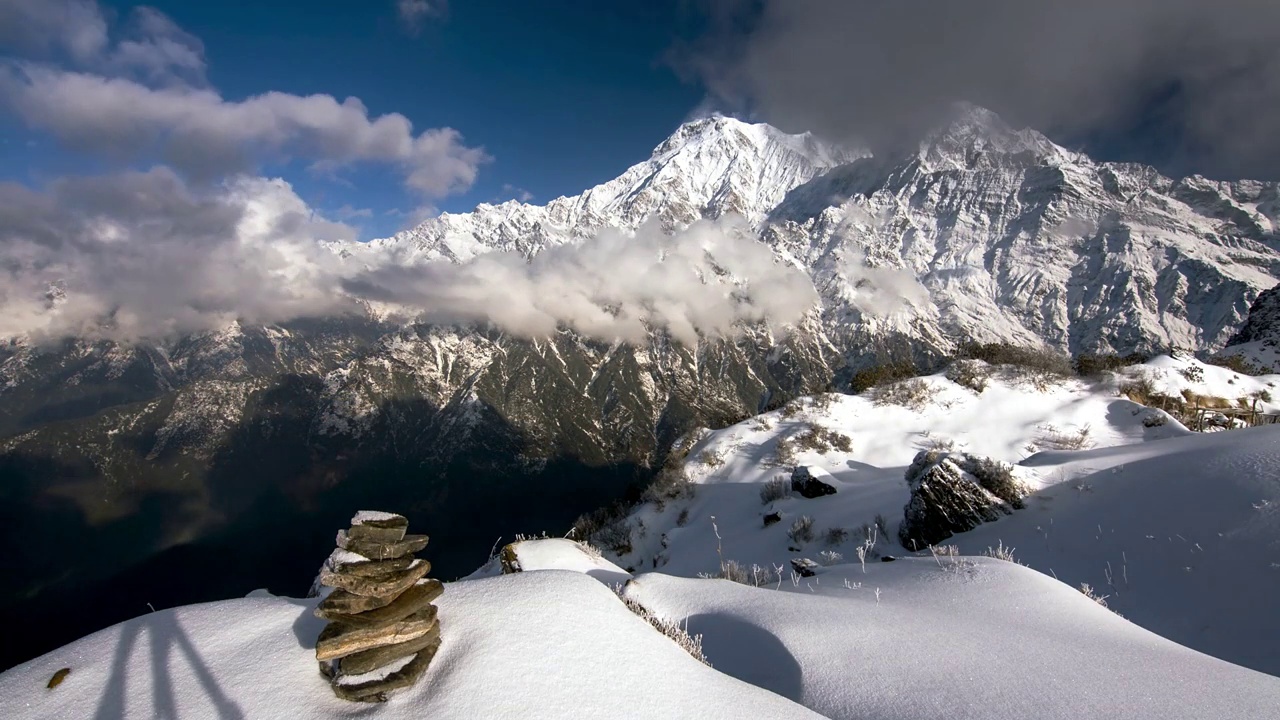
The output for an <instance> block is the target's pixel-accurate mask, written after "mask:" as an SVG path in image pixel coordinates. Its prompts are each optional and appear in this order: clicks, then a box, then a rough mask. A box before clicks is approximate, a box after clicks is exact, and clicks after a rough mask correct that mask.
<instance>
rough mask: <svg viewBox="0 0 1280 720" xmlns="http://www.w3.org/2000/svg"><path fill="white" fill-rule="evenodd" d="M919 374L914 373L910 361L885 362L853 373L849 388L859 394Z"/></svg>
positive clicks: (913, 367)
mask: <svg viewBox="0 0 1280 720" xmlns="http://www.w3.org/2000/svg"><path fill="white" fill-rule="evenodd" d="M919 374H920V373H919V372H917V371H916V364H915V363H914V362H912V361H911V360H898V361H892V362H886V363H882V364H880V365H875V366H872V367H869V368H863V369H862V370H859V371H858V372H856V373H854V374H853V379H852V380H851V381H850V382H849V388H850V389H851V390H853V391H854V392H855V393H861V392H865V391H867V390H870V389H871V388H874V387H878V386H880V385H886V384H888V383H894V382H898V381H899V380H906V379H907V378H912V377H915V376H916V375H919Z"/></svg>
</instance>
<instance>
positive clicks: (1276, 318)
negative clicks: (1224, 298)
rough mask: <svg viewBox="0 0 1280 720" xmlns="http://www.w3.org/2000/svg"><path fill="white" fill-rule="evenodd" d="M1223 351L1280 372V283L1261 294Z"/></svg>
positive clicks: (1230, 355)
mask: <svg viewBox="0 0 1280 720" xmlns="http://www.w3.org/2000/svg"><path fill="white" fill-rule="evenodd" d="M1222 354H1223V355H1224V356H1226V357H1239V358H1240V359H1242V360H1244V361H1245V362H1246V363H1248V364H1249V365H1251V366H1253V367H1255V368H1257V369H1259V370H1263V371H1266V372H1280V285H1277V286H1275V287H1273V288H1271V289H1270V290H1268V291H1266V292H1264V293H1262V294H1261V295H1259V296H1258V299H1257V300H1255V301H1254V302H1253V306H1252V307H1250V308H1249V318H1248V320H1246V321H1245V323H1244V326H1243V327H1241V328H1240V332H1238V333H1236V334H1235V335H1233V336H1232V337H1231V340H1230V341H1229V342H1228V343H1227V347H1226V348H1225V349H1223V351H1222Z"/></svg>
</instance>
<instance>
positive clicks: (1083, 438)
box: [1040, 425, 1093, 450]
mask: <svg viewBox="0 0 1280 720" xmlns="http://www.w3.org/2000/svg"><path fill="white" fill-rule="evenodd" d="M1092 432H1093V428H1091V427H1090V426H1088V425H1083V426H1081V427H1078V428H1076V429H1075V430H1073V431H1070V432H1068V431H1066V430H1061V429H1059V428H1057V427H1055V426H1053V425H1047V426H1045V428H1044V432H1043V433H1041V435H1040V444H1041V445H1045V446H1048V447H1051V448H1053V449H1054V450H1085V449H1088V448H1090V447H1093V440H1092V439H1090V437H1089V435H1090V433H1092Z"/></svg>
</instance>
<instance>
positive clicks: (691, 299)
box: [344, 218, 818, 344]
mask: <svg viewBox="0 0 1280 720" xmlns="http://www.w3.org/2000/svg"><path fill="white" fill-rule="evenodd" d="M344 287H345V288H346V289H347V291H348V292H350V293H352V294H353V295H355V296H357V297H360V298H363V299H366V300H370V301H374V302H381V303H387V304H390V305H393V306H399V307H402V308H404V309H405V310H406V311H407V312H409V313H411V314H416V315H417V316H418V318H419V319H421V320H424V321H427V322H435V323H445V324H452V323H461V324H470V323H490V324H492V325H494V326H496V327H498V328H500V329H502V330H504V331H506V332H509V333H512V334H515V335H519V336H522V337H545V336H547V335H550V334H551V333H554V332H555V331H556V330H557V329H559V328H569V329H572V330H574V331H576V332H579V333H581V334H583V335H586V336H589V337H594V338H598V339H601V340H609V341H611V340H615V339H622V340H626V341H629V342H634V343H643V342H645V341H646V339H647V337H648V329H649V328H656V329H660V330H665V331H667V332H669V333H670V334H671V335H672V337H675V338H676V339H678V340H680V341H681V342H684V343H687V344H693V343H695V342H696V341H697V340H698V337H699V336H700V335H702V336H714V337H732V336H735V335H737V334H738V333H739V332H740V331H741V329H742V328H743V326H744V324H750V323H756V322H760V321H764V320H768V321H769V322H771V323H773V324H774V325H775V326H785V325H791V324H795V323H797V322H799V321H800V320H801V319H802V318H803V316H804V314H805V313H806V312H808V311H809V310H810V309H812V308H813V307H814V306H815V305H816V304H817V302H818V296H817V293H816V291H815V290H814V288H813V284H812V282H811V281H810V280H809V278H808V277H807V276H806V275H805V274H804V273H803V272H801V271H799V270H797V269H795V268H793V267H791V266H788V265H786V264H784V263H782V262H781V261H780V260H779V259H778V258H777V257H776V256H775V255H774V253H773V252H772V251H771V250H770V249H769V248H768V247H767V246H766V245H764V244H763V243H761V242H760V241H759V240H758V239H756V238H755V237H754V236H752V235H751V233H750V231H749V230H748V229H747V228H746V225H745V223H742V222H740V221H735V220H733V219H731V218H726V219H724V220H722V221H717V222H712V221H700V222H697V223H695V224H694V225H693V226H691V227H689V228H688V229H687V230H684V231H682V232H680V233H677V234H676V235H674V236H669V235H665V234H664V233H663V232H662V230H661V228H660V227H659V226H658V225H657V224H648V225H645V226H643V227H641V228H640V229H639V230H638V231H637V232H636V234H635V235H634V236H632V235H628V234H626V233H623V232H621V231H618V230H604V231H602V232H601V233H600V234H599V235H598V236H596V237H595V238H593V239H591V240H588V241H586V242H584V243H582V244H579V245H562V246H558V247H553V248H550V249H547V250H544V251H543V252H542V253H541V254H539V255H537V256H535V257H534V258H533V260H531V261H529V260H526V259H525V257H524V256H523V255H522V254H520V253H518V252H493V253H486V254H483V255H480V256H479V257H477V258H475V259H474V260H471V261H469V262H467V263H464V264H461V265H454V264H450V263H444V262H435V263H428V264H425V265H413V264H411V263H409V262H408V261H407V260H406V259H405V258H401V257H395V256H392V257H388V258H384V262H382V263H381V264H380V265H378V266H376V267H374V268H372V269H370V270H367V271H363V272H361V273H360V274H358V275H355V276H353V277H351V278H350V279H349V280H347V281H346V282H344Z"/></svg>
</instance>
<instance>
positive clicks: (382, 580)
mask: <svg viewBox="0 0 1280 720" xmlns="http://www.w3.org/2000/svg"><path fill="white" fill-rule="evenodd" d="M429 570H431V563H429V562H427V561H426V560H418V561H416V562H414V563H413V564H412V565H410V566H409V567H408V568H406V569H404V570H401V571H399V572H393V573H388V574H386V575H375V576H373V577H361V576H359V575H347V574H345V573H336V572H332V571H329V570H323V571H321V572H320V584H321V585H325V586H327V587H331V588H338V589H340V590H346V591H347V592H349V593H354V594H356V595H363V596H364V597H385V596H388V595H390V596H391V597H392V598H396V597H399V596H400V593H402V592H404V591H405V590H408V589H409V588H410V587H411V586H412V585H413V584H414V583H416V582H418V581H419V580H421V579H422V578H423V576H425V575H426V574H427V572H428V571H429Z"/></svg>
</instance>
